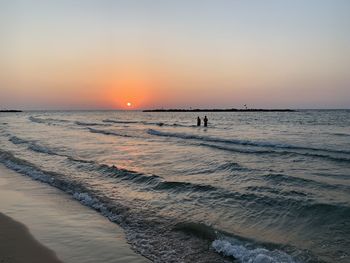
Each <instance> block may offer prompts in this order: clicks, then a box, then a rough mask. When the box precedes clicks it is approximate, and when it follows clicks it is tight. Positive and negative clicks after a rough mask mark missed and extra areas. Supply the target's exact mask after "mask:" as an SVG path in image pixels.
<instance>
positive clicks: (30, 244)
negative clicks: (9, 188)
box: [0, 213, 62, 263]
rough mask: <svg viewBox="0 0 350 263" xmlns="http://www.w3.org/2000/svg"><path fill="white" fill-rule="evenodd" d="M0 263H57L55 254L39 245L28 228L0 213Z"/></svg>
mask: <svg viewBox="0 0 350 263" xmlns="http://www.w3.org/2000/svg"><path fill="white" fill-rule="evenodd" d="M0 262H2V263H21V262H23V263H24V262H25V263H31V262H33V263H47V262H51V263H59V262H62V261H60V260H59V259H58V258H57V256H56V254H55V253H54V252H53V251H51V250H50V249H48V248H46V247H44V246H43V245H42V244H40V243H39V242H38V241H37V240H35V239H34V237H33V236H32V235H31V234H30V233H29V230H28V228H27V227H26V226H25V225H23V224H21V223H19V222H17V221H15V220H13V219H12V218H11V217H8V216H6V215H4V214H1V213H0Z"/></svg>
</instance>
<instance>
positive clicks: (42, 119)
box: [28, 116, 70, 125]
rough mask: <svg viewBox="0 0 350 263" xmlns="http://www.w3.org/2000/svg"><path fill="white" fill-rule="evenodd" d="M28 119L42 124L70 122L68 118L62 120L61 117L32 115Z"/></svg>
mask: <svg viewBox="0 0 350 263" xmlns="http://www.w3.org/2000/svg"><path fill="white" fill-rule="evenodd" d="M28 119H29V120H30V121H31V122H35V123H44V124H48V125H57V123H68V122H70V121H69V120H63V119H53V118H39V117H34V116H29V117H28Z"/></svg>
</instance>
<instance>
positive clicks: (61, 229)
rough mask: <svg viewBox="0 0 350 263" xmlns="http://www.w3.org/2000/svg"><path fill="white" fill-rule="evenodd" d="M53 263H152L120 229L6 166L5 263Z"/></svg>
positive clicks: (1, 239) (0, 254)
mask: <svg viewBox="0 0 350 263" xmlns="http://www.w3.org/2000/svg"><path fill="white" fill-rule="evenodd" d="M3 222H5V223H6V224H5V223H3ZM11 226H13V227H11ZM11 229H12V230H11ZM6 231H7V232H6ZM16 231H17V232H16ZM23 233H24V234H23ZM28 236H29V237H28ZM21 239H25V240H26V242H24V241H23V240H21ZM27 239H29V241H28V240H27ZM33 240H34V241H33ZM27 241H28V242H27ZM33 242H34V244H33ZM35 244H36V245H35ZM5 245H6V246H5ZM33 246H34V249H32V247H33ZM35 246H36V247H37V248H35ZM38 247H39V248H38ZM22 250H23V251H24V252H22ZM27 250H29V252H30V251H31V250H32V251H35V253H34V252H33V253H32V254H30V253H29V252H28V253H27ZM41 251H43V252H41ZM45 251H46V252H45ZM47 251H48V252H47ZM49 252H50V253H51V254H50V253H49ZM17 254H19V255H17ZM22 255H23V257H22ZM50 255H51V256H52V255H53V256H52V257H51V258H49V256H50ZM17 256H21V257H19V258H17ZM55 256H56V258H55ZM48 262H50V263H51V262H52V263H63V262H64V263H124V262H130V263H149V262H150V261H149V260H148V259H147V258H145V257H143V256H141V255H140V254H138V253H136V252H135V251H134V250H133V249H132V247H131V245H130V244H129V243H128V242H127V240H126V238H125V234H124V231H123V229H122V228H120V227H119V226H118V225H117V224H115V223H112V222H110V221H109V220H108V219H107V218H106V217H104V216H102V215H101V214H99V213H97V212H96V211H94V210H93V209H91V208H89V207H87V206H84V205H82V204H81V203H80V202H79V201H78V200H76V199H74V198H73V197H72V196H70V195H68V194H66V193H64V192H62V191H61V190H59V189H56V188H54V187H52V186H49V185H47V184H45V183H41V182H38V181H36V180H33V178H30V177H28V176H25V175H23V174H20V173H18V172H16V171H13V170H11V169H9V168H7V167H6V166H4V165H3V164H0V263H48Z"/></svg>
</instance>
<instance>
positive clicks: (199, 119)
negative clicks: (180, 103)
mask: <svg viewBox="0 0 350 263" xmlns="http://www.w3.org/2000/svg"><path fill="white" fill-rule="evenodd" d="M197 126H201V118H199V116H198V117H197Z"/></svg>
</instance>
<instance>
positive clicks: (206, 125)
mask: <svg viewBox="0 0 350 263" xmlns="http://www.w3.org/2000/svg"><path fill="white" fill-rule="evenodd" d="M203 121H204V127H208V118H207V116H205V117H204V119H203Z"/></svg>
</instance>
